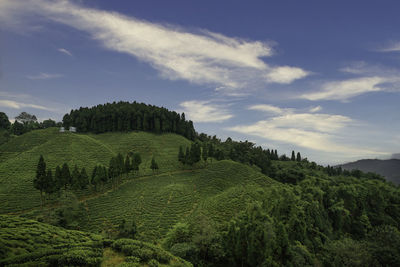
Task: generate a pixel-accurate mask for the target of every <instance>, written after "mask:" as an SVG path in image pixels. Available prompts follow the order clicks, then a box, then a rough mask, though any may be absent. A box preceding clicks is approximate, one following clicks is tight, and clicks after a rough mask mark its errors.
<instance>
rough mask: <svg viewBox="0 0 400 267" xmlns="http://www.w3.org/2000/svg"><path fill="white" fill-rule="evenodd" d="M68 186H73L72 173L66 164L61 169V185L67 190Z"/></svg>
mask: <svg viewBox="0 0 400 267" xmlns="http://www.w3.org/2000/svg"><path fill="white" fill-rule="evenodd" d="M68 184H71V173H70V171H69V167H68V164H67V163H64V164H63V166H62V168H61V185H62V186H64V189H67V186H68Z"/></svg>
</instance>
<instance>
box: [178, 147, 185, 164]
mask: <svg viewBox="0 0 400 267" xmlns="http://www.w3.org/2000/svg"><path fill="white" fill-rule="evenodd" d="M178 160H179V162H182V163H183V164H185V154H184V153H183V148H182V146H179V153H178Z"/></svg>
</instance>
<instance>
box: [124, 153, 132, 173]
mask: <svg viewBox="0 0 400 267" xmlns="http://www.w3.org/2000/svg"><path fill="white" fill-rule="evenodd" d="M131 170H132V164H131V158H130V157H129V155H128V154H126V157H125V163H124V171H125V173H126V174H127V176H128V173H129V172H130V171H131Z"/></svg>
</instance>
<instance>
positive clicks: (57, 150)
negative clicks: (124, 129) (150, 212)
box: [0, 128, 190, 213]
mask: <svg viewBox="0 0 400 267" xmlns="http://www.w3.org/2000/svg"><path fill="white" fill-rule="evenodd" d="M188 144H190V141H189V140H187V139H185V138H184V137H182V136H180V135H176V134H153V133H147V132H130V133H120V132H118V133H104V134H98V135H95V134H77V133H69V132H66V133H59V132H58V129H57V128H48V129H44V130H35V131H31V132H29V133H26V134H23V135H21V136H17V137H14V138H12V139H11V140H10V141H8V142H6V143H4V144H3V145H0V202H1V203H2V205H0V213H6V212H16V211H21V210H26V209H31V208H33V207H38V206H40V197H39V194H38V192H37V190H36V189H34V188H33V186H32V181H33V177H34V176H35V170H36V165H37V162H38V159H39V156H40V155H44V157H45V160H46V163H47V165H48V167H50V168H52V169H53V171H54V169H55V167H56V166H57V165H62V164H63V163H64V162H67V163H68V164H69V165H70V166H71V167H72V166H74V165H75V164H76V165H78V167H79V168H82V167H85V168H86V169H87V171H88V173H89V175H90V172H91V170H92V168H93V167H94V166H95V165H96V164H103V165H108V163H109V160H110V158H111V157H112V156H115V155H116V154H117V153H122V154H126V153H128V152H130V151H133V152H139V153H140V154H141V156H142V164H141V170H140V175H148V174H151V173H152V171H151V169H150V161H151V158H152V157H153V156H155V158H156V159H157V161H158V164H159V165H160V169H161V171H172V170H176V169H178V168H179V166H180V165H179V162H178V161H177V160H176V157H177V153H178V150H179V146H180V145H183V146H186V145H188Z"/></svg>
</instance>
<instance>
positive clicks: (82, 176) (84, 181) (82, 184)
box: [79, 167, 89, 189]
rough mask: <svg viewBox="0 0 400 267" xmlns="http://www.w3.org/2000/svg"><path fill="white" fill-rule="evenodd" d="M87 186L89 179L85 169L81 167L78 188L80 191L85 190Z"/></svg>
mask: <svg viewBox="0 0 400 267" xmlns="http://www.w3.org/2000/svg"><path fill="white" fill-rule="evenodd" d="M88 184H89V177H88V175H87V173H86V169H85V167H83V168H82V170H81V173H80V175H79V187H80V189H86V188H87V185H88Z"/></svg>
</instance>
